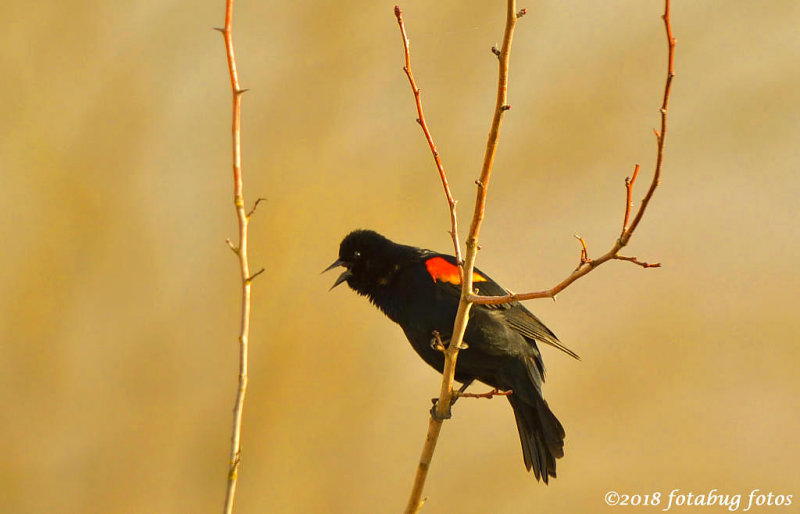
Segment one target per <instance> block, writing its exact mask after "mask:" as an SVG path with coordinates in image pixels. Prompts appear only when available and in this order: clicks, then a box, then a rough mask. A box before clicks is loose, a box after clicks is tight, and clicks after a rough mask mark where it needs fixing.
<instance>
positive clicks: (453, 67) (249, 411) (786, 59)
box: [0, 0, 800, 513]
mask: <svg viewBox="0 0 800 514" xmlns="http://www.w3.org/2000/svg"><path fill="white" fill-rule="evenodd" d="M521 6H524V7H527V8H528V11H529V14H528V16H527V17H525V18H524V19H523V20H522V21H521V22H520V24H519V26H518V31H517V37H516V40H515V45H514V53H513V56H512V83H511V87H510V103H511V104H512V106H513V109H512V110H511V111H510V112H509V114H508V115H507V117H506V122H505V125H504V131H503V136H502V141H501V146H500V154H499V157H498V160H497V164H496V169H495V172H496V173H495V176H494V181H493V183H492V188H491V191H490V195H489V204H488V210H487V219H486V223H485V225H484V230H483V237H482V246H483V251H482V253H481V255H480V258H479V265H480V266H481V267H482V268H483V269H484V270H487V271H489V272H490V273H491V274H492V275H493V276H494V277H495V278H496V279H498V280H499V281H501V282H502V283H503V284H504V285H506V286H507V287H509V288H511V289H514V290H517V291H522V290H531V289H541V288H545V287H549V286H551V285H553V284H554V283H555V282H557V281H558V280H560V279H561V278H563V277H564V276H565V275H566V273H568V272H569V271H570V270H571V269H572V268H573V267H574V266H575V264H576V260H577V257H578V245H577V243H576V241H575V240H574V239H573V237H572V235H573V234H575V233H579V234H581V235H582V236H584V237H585V238H586V239H587V241H588V242H589V245H590V246H589V249H590V252H591V254H593V255H599V254H600V253H601V252H604V251H606V250H607V248H608V247H610V245H611V243H612V241H613V238H615V237H616V236H617V235H618V232H619V226H620V222H621V217H622V210H623V206H624V202H623V195H624V187H623V179H624V177H625V176H626V175H628V174H630V173H631V171H632V169H633V165H634V164H635V163H636V162H640V163H641V164H642V166H643V174H642V179H641V184H640V185H641V187H640V188H639V189H638V190H637V193H636V198H637V201H638V199H639V198H640V197H641V194H642V193H643V191H644V185H645V183H646V182H647V180H648V175H649V173H650V171H651V170H652V164H653V161H654V157H655V143H654V137H653V134H652V131H651V130H652V128H653V127H656V126H657V124H658V110H657V108H658V105H659V102H660V98H661V92H662V88H663V81H664V63H665V58H666V47H665V42H664V34H663V26H662V23H661V20H660V18H659V16H660V13H661V9H662V2H660V1H651V2H642V1H634V0H614V1H606V2H602V3H601V2H576V1H559V2H555V1H548V2H528V3H527V4H525V3H523V4H521ZM392 7H393V3H392V2H359V3H354V4H348V3H342V2H330V1H327V2H323V1H316V2H244V1H241V2H239V3H238V4H237V7H236V19H235V42H236V45H237V46H236V49H237V52H238V59H239V67H240V73H241V80H242V85H243V87H246V88H250V90H251V91H250V92H249V93H247V95H246V96H245V98H244V118H243V152H244V170H245V174H246V194H247V196H248V204H249V203H251V202H252V201H253V200H254V199H255V198H256V197H259V196H263V197H266V198H267V202H266V203H262V204H261V206H259V209H258V212H257V214H256V215H255V216H254V218H253V221H252V223H251V238H252V239H251V248H252V249H251V262H252V266H253V268H254V269H258V268H260V267H262V266H263V267H265V268H266V273H265V274H264V275H263V276H262V277H261V278H259V279H258V281H257V282H256V284H255V287H254V293H253V318H252V321H253V325H252V332H251V337H252V349H251V362H252V364H251V382H250V391H249V396H248V401H247V406H246V413H245V426H244V434H243V445H244V457H243V459H244V460H243V464H242V469H241V484H240V488H239V493H238V498H237V511H238V512H242V513H254V512H398V511H400V509H402V507H403V506H404V505H405V501H406V497H407V494H408V490H409V487H410V484H411V479H412V474H413V471H414V466H415V464H416V460H417V457H418V454H419V450H420V448H421V445H422V441H423V437H424V434H425V429H426V426H427V421H426V420H427V411H428V408H429V406H430V401H429V398H431V397H432V396H434V395H435V394H437V392H438V387H439V376H438V374H436V373H435V372H434V371H432V370H430V369H429V368H428V367H427V366H426V365H424V364H423V363H422V361H420V360H419V359H418V357H417V356H416V355H415V354H414V353H413V351H412V350H411V348H410V346H409V345H408V343H407V342H406V341H405V339H404V337H403V334H402V332H401V331H400V329H399V328H398V327H396V326H394V325H393V324H392V323H391V322H389V321H388V320H387V319H385V318H384V317H383V315H381V314H379V313H378V312H377V311H376V310H375V309H374V308H373V307H371V306H370V305H369V304H368V303H367V302H366V301H365V300H364V299H362V298H359V297H357V296H356V295H355V294H354V293H352V292H351V291H348V290H347V289H346V288H341V289H337V290H335V291H334V292H332V293H328V288H329V287H330V285H331V283H332V282H333V280H334V276H332V275H323V276H321V275H320V274H319V272H320V271H321V270H322V269H323V268H324V267H325V266H327V265H328V264H330V262H332V261H333V259H334V258H335V257H336V253H337V249H338V243H339V241H340V239H341V238H342V237H343V236H344V235H345V234H346V233H347V232H348V231H350V230H351V229H354V228H358V227H369V228H373V229H376V230H379V231H381V232H383V233H385V234H386V235H388V236H390V237H392V238H393V239H395V240H398V241H401V242H406V243H412V244H416V245H418V246H425V247H429V248H433V249H438V250H441V251H448V250H449V248H450V246H449V245H450V242H449V238H448V236H447V234H446V230H447V228H448V218H447V211H446V208H445V203H444V198H443V195H442V193H441V189H440V185H439V181H438V176H437V174H436V171H435V168H434V166H433V163H432V161H431V158H430V155H429V151H428V148H427V146H426V145H425V142H424V139H423V137H422V135H421V133H420V130H419V128H418V126H417V124H416V123H415V122H414V118H415V117H416V114H415V112H414V108H413V101H412V96H411V93H410V91H409V87H408V84H407V82H406V79H405V76H404V75H403V72H402V69H401V66H402V47H401V42H400V37H399V35H398V30H397V26H396V22H395V19H394V16H393V15H392ZM402 7H403V8H404V10H405V18H406V23H407V28H408V31H409V35H410V38H411V41H412V52H413V59H414V67H415V72H416V75H417V79H418V81H419V83H420V86H421V88H422V90H423V99H424V102H425V107H426V111H427V115H428V119H429V123H430V125H431V128H432V130H433V131H434V135H435V137H436V140H437V143H438V145H439V148H440V150H441V153H442V156H443V159H444V163H445V165H446V167H447V169H448V170H449V174H450V181H451V183H452V186H453V191H454V194H455V196H456V197H457V198H458V199H459V200H460V201H461V207H462V208H461V211H460V212H461V217H462V220H464V224H466V219H467V217H468V216H469V213H470V212H471V206H472V200H473V196H474V185H473V183H472V182H473V180H474V179H475V178H476V176H477V173H478V170H479V166H480V159H481V155H482V151H483V146H484V143H485V137H486V130H487V128H488V121H489V117H490V115H491V110H492V107H493V102H494V88H495V75H496V59H495V58H494V57H493V56H492V55H491V53H490V52H489V49H490V47H491V46H492V45H493V44H495V43H498V42H499V41H500V39H501V37H502V22H503V6H502V5H501V2H488V1H473V2H459V3H453V2H449V3H448V2H435V3H431V2H421V1H417V0H411V1H408V2H405V3H404V4H403V5H402ZM2 13H3V18H4V20H5V23H4V28H3V30H2V31H0V64H2V69H3V70H4V72H3V79H2V80H1V81H0V93H1V94H2V98H3V101H2V108H0V131H1V132H0V169H2V173H1V174H0V183H1V184H2V187H0V205H2V208H3V212H4V215H3V216H2V217H0V233H2V236H3V237H2V240H3V244H2V248H3V249H2V251H1V252H0V254H1V255H2V258H1V259H2V260H1V261H0V262H1V263H2V265H0V306H1V308H2V311H1V312H2V313H1V314H0V384H2V385H1V386H0V395H2V396H0V401H2V406H3V408H2V411H3V413H2V424H0V455H2V457H3V458H2V464H0V484H2V485H0V511H2V512H9V513H10V512H14V513H45V512H47V513H50V512H98V513H99V512H132V513H134V512H136V513H138V512H148V513H150V512H165V513H167V512H217V511H218V510H219V509H220V508H221V506H222V500H223V496H224V481H225V472H226V461H227V452H228V446H229V431H230V422H231V415H230V413H231V407H232V404H233V399H234V393H235V383H236V370H237V345H236V335H237V327H238V316H239V314H238V309H239V283H238V278H237V268H236V261H235V259H234V257H233V256H232V254H231V252H230V250H229V249H228V248H227V246H226V245H225V243H224V241H225V238H226V237H233V236H234V235H235V230H236V228H235V217H234V211H233V206H232V201H231V200H232V199H231V177H230V149H229V123H230V121H229V117H230V93H229V83H228V77H227V74H226V68H225V60H224V50H223V44H222V40H221V38H220V36H219V34H217V33H215V32H213V31H212V30H211V28H212V27H214V26H219V25H221V24H222V19H223V2H222V1H221V0H220V1H218V2H203V3H197V2H188V1H170V2H134V1H130V0H128V1H121V2H99V1H89V2H42V3H36V2H34V3H19V2H17V3H9V2H7V3H6V4H5V5H4V6H3V8H2ZM798 23H800V4H798V3H797V2H796V1H794V0H785V1H772V2H748V1H744V0H737V1H721V0H707V1H704V2H681V1H676V2H675V5H674V6H673V24H674V28H675V34H676V36H677V38H678V49H677V61H676V66H677V74H678V76H677V79H676V81H675V83H674V90H673V96H672V109H671V112H670V116H671V117H670V133H669V136H668V142H667V156H666V161H665V170H664V179H663V182H662V186H661V188H660V189H659V190H658V192H657V195H656V197H655V200H654V201H653V203H652V204H651V209H650V211H649V212H648V214H647V216H646V218H645V221H644V222H643V223H642V225H641V226H640V228H639V231H638V233H637V234H636V236H635V237H634V239H633V243H632V245H631V247H630V248H629V251H628V253H630V254H635V255H637V256H639V257H640V258H642V259H645V260H651V261H661V262H662V263H663V265H664V267H663V268H661V269H657V270H643V269H641V268H638V267H636V266H633V265H629V264H626V263H621V262H617V263H609V264H607V265H606V266H604V267H602V268H600V269H599V270H596V271H595V272H594V273H592V274H591V275H589V276H588V277H586V278H585V279H583V280H582V281H580V282H578V283H576V284H574V285H573V286H572V287H571V288H570V289H568V290H567V291H565V292H564V293H563V294H561V295H560V297H559V300H558V302H557V303H553V302H550V301H538V302H532V303H530V304H529V307H530V308H531V309H532V310H533V311H535V312H537V313H538V314H539V315H540V316H541V317H542V318H543V319H544V320H546V322H547V323H548V325H549V326H550V327H551V328H552V329H553V330H554V331H555V332H556V333H557V334H558V335H559V336H560V337H561V339H562V340H563V341H564V342H565V343H566V344H567V345H569V346H570V347H571V348H573V349H574V350H576V351H577V352H578V353H579V354H581V356H582V358H583V360H582V361H581V362H576V361H572V360H571V359H569V358H567V357H566V356H564V355H562V354H560V353H558V352H556V351H554V350H552V349H545V350H544V354H545V359H546V362H547V364H548V372H549V374H548V383H547V387H546V391H545V392H546V397H547V399H548V401H549V402H550V405H551V406H552V408H553V409H554V411H555V412H556V413H557V415H558V416H559V418H560V419H561V421H562V422H563V423H564V425H565V427H566V430H567V441H566V457H565V458H564V459H562V460H561V461H560V462H559V468H558V473H559V478H558V479H557V480H555V481H553V482H552V483H551V484H550V486H548V487H546V486H544V485H541V484H537V483H536V481H535V480H534V479H533V477H532V475H529V474H527V473H526V472H525V470H524V467H523V464H522V457H521V451H520V448H519V441H518V437H517V431H516V428H515V426H514V421H513V415H512V412H511V409H510V408H509V407H508V405H507V402H505V401H503V400H493V401H484V400H480V401H479V400H470V401H463V403H459V404H458V405H457V408H456V409H455V416H454V419H453V420H452V421H451V422H449V423H447V424H446V425H445V427H444V430H443V435H442V438H441V440H440V442H439V447H438V449H437V453H436V456H435V459H434V463H433V468H432V470H431V474H430V479H429V482H428V487H427V490H426V492H427V494H428V495H429V496H430V500H429V501H428V504H427V506H426V508H425V512H430V513H434V512H470V513H472V512H474V513H484V512H503V513H528V512H604V511H609V512H618V511H619V512H621V511H623V510H624V511H626V512H627V511H634V510H636V511H646V512H655V511H657V508H655V507H652V508H643V507H642V508H639V509H635V508H633V507H628V508H623V507H617V508H616V509H614V508H610V507H606V506H605V504H604V503H603V495H604V494H605V493H606V491H609V490H616V491H619V492H622V493H629V494H633V493H639V494H647V493H653V492H661V493H662V494H668V493H669V491H671V490H672V489H675V488H679V489H680V490H681V492H683V493H686V492H693V493H694V494H700V493H707V492H708V490H709V489H713V488H716V489H718V490H719V491H722V492H726V493H729V494H743V495H745V497H746V496H747V494H749V492H750V491H751V490H752V489H755V488H759V489H760V490H761V491H762V492H769V491H772V492H773V493H775V494H793V495H794V503H793V505H792V506H791V507H788V508H786V507H784V508H783V509H774V511H775V512H790V511H792V512H800V509H798V507H797V505H798V504H800V497H798V495H800V489H798V481H797V461H798V459H800V443H798V438H797V434H798V432H800V413H799V412H798V407H800V405H798V404H799V403H800V402H798V392H800V378H798V373H797V362H798V358H800V349H799V347H798V341H799V340H800V321H798V319H799V318H798V315H797V300H798V290H800V279H798V276H799V275H798V272H797V263H798V258H799V257H800V237H798V236H800V233H799V231H798V222H799V221H800V217H799V216H798V215H799V214H800V208H798V199H797V197H798V194H800V174H798V168H799V167H800V150H798V148H799V146H798V135H799V131H800V120H799V119H798V114H797V112H798V111H797V105H798V102H800V67H798V56H800V36H798V32H797V30H798ZM480 390H481V388H480V387H477V388H476V391H480ZM376 396H378V397H379V401H376ZM376 406H377V408H376ZM743 501H746V498H745V499H744V500H743ZM663 507H664V505H663V504H662V506H661V508H663ZM743 508H744V505H743V506H742V509H743ZM708 509H709V512H710V511H711V510H713V511H714V512H718V511H721V509H720V508H718V507H717V508H708ZM689 510H690V509H684V510H683V511H689ZM658 511H660V509H658ZM673 511H679V509H677V508H674V509H673ZM756 511H757V510H756V509H753V510H751V512H756ZM770 511H773V510H770ZM703 512H705V510H703Z"/></svg>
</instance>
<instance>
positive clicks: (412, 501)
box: [395, 0, 524, 514]
mask: <svg viewBox="0 0 800 514" xmlns="http://www.w3.org/2000/svg"><path fill="white" fill-rule="evenodd" d="M398 11H399V10H396V11H395V12H396V13H397V12H398ZM522 15H524V13H517V10H516V1H515V0H508V3H507V11H506V26H505V32H504V34H503V45H502V47H501V49H500V55H499V56H498V63H499V66H498V79H497V98H496V102H495V111H494V116H493V117H492V123H491V126H490V128H489V137H488V139H487V142H486V152H485V154H484V158H483V166H482V167H481V174H480V178H479V179H478V181H477V182H476V183H477V185H478V191H477V197H476V200H475V210H474V212H473V216H472V224H471V225H470V230H469V235H468V237H467V242H466V246H467V252H466V257H465V260H464V266H463V270H462V273H461V275H462V280H461V300H460V301H459V305H458V312H457V314H456V319H455V324H454V326H453V334H452V336H451V338H450V344H449V345H448V347H447V350H446V351H445V362H444V369H443V370H442V386H441V390H440V393H439V400H438V401H437V403H436V411H435V415H431V417H430V420H429V421H428V434H427V436H426V438H425V444H424V445H423V448H422V455H421V456H420V460H419V464H418V466H417V472H416V475H415V477H414V484H413V486H412V489H411V495H410V496H409V499H408V504H407V506H406V510H405V512H406V513H407V514H410V513H416V512H418V511H419V510H420V509H421V508H422V504H423V502H424V500H423V499H422V492H423V489H424V487H425V479H426V478H427V475H428V469H429V468H430V463H431V459H432V458H433V452H434V450H435V449H436V442H437V441H438V439H439V433H440V431H441V428H442V420H443V419H446V418H447V417H449V414H450V405H451V400H452V398H453V381H454V379H455V370H456V360H457V358H458V352H459V350H460V349H461V348H462V346H461V342H462V341H463V339H464V332H465V331H466V328H467V321H468V319H469V310H470V307H471V303H470V302H469V301H468V297H469V296H470V295H471V294H472V273H473V270H474V268H475V259H476V258H477V253H478V236H479V233H480V227H481V224H482V222H483V215H484V211H485V208H486V192H487V189H488V186H489V178H490V177H491V172H492V165H493V164H494V158H495V154H496V153H497V141H498V137H499V135H500V127H501V125H502V121H503V116H504V114H505V113H506V111H508V110H509V108H510V106H509V105H508V103H507V100H508V67H509V57H510V52H511V42H512V40H513V37H514V27H515V25H516V22H517V19H518V17H519V16H522ZM401 29H402V25H401ZM403 40H404V42H405V41H406V38H405V35H404V37H403ZM415 97H417V95H416V93H415ZM417 98H418V97H417Z"/></svg>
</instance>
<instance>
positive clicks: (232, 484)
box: [218, 0, 254, 514]
mask: <svg viewBox="0 0 800 514" xmlns="http://www.w3.org/2000/svg"><path fill="white" fill-rule="evenodd" d="M218 30H219V31H220V32H222V36H223V38H224V40H225V51H226V54H227V58H228V72H229V74H230V79H231V91H232V94H233V120H232V124H231V134H232V143H233V204H234V206H235V208H236V217H237V220H238V222H239V244H238V246H233V245H231V249H232V250H233V251H234V253H236V254H237V256H238V257H239V270H240V272H241V280H242V299H241V301H242V318H241V324H240V327H239V387H238V389H237V392H236V403H235V404H234V407H233V428H232V433H231V449H230V460H229V463H228V466H229V467H228V486H227V490H226V493H225V508H224V511H223V512H225V513H226V514H229V513H231V512H233V500H234V497H235V495H236V485H237V481H238V477H239V463H240V459H241V442H240V441H241V433H242V413H243V411H244V399H245V394H246V393H247V342H248V337H249V333H250V285H251V283H252V280H253V278H254V277H252V276H251V275H250V265H249V263H248V260H247V224H248V221H249V217H248V214H247V212H246V211H245V208H244V184H243V181H242V154H241V112H242V94H243V93H244V92H245V90H243V89H241V87H239V75H238V72H237V70H236V56H235V54H234V51H233V0H226V2H225V26H224V28H222V29H218Z"/></svg>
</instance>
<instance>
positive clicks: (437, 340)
mask: <svg viewBox="0 0 800 514" xmlns="http://www.w3.org/2000/svg"><path fill="white" fill-rule="evenodd" d="M449 344H450V339H447V340H446V341H442V336H441V334H439V331H438V330H434V331H433V337H431V348H432V349H434V350H436V351H439V352H442V353H444V351H445V350H446V349H447V346H448V345H449Z"/></svg>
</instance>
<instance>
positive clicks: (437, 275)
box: [425, 257, 486, 285]
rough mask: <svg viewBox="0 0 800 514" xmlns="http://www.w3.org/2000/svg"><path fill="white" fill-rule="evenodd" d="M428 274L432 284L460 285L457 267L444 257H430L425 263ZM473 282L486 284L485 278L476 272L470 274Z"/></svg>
mask: <svg viewBox="0 0 800 514" xmlns="http://www.w3.org/2000/svg"><path fill="white" fill-rule="evenodd" d="M425 267H426V268H427V269H428V274H430V276H431V278H432V279H433V281H434V282H447V283H448V284H454V285H460V284H461V276H460V275H459V274H458V266H456V265H455V264H452V263H450V262H449V261H448V260H447V259H445V258H444V257H431V258H430V259H428V260H427V261H425ZM472 281H473V282H486V277H484V276H483V275H481V274H480V273H478V272H477V271H475V272H473V273H472Z"/></svg>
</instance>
